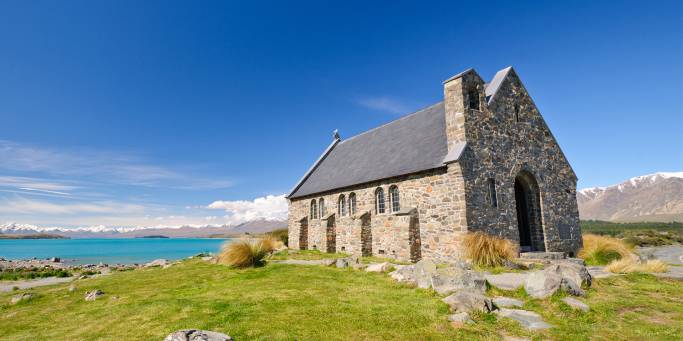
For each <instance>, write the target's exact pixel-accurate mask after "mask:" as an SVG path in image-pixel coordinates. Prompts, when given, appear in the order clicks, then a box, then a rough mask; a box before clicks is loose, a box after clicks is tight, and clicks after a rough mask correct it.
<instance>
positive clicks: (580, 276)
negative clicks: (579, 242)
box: [543, 260, 592, 287]
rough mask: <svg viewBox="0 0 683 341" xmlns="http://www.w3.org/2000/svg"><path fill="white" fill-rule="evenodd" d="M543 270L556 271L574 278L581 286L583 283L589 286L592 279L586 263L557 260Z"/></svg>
mask: <svg viewBox="0 0 683 341" xmlns="http://www.w3.org/2000/svg"><path fill="white" fill-rule="evenodd" d="M543 271H546V272H554V273H556V274H558V275H560V276H561V277H562V278H567V279H569V280H572V281H573V282H574V283H576V284H578V285H579V287H580V286H582V285H585V286H587V287H589V286H590V285H591V281H592V278H591V275H590V273H589V272H588V269H586V267H585V266H584V265H581V264H577V263H575V262H572V261H566V260H562V261H555V262H553V263H552V264H550V265H549V266H547V267H546V268H545V269H543Z"/></svg>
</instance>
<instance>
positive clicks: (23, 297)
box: [9, 292, 33, 304]
mask: <svg viewBox="0 0 683 341" xmlns="http://www.w3.org/2000/svg"><path fill="white" fill-rule="evenodd" d="M32 298H33V294H31V293H28V292H26V293H23V294H19V295H14V296H12V299H11V300H10V302H9V303H10V304H17V303H19V302H22V301H28V300H30V299H32Z"/></svg>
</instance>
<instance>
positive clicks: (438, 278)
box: [431, 267, 486, 295]
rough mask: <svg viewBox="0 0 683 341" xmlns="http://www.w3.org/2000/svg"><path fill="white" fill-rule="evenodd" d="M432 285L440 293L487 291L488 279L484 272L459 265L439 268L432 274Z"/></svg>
mask: <svg viewBox="0 0 683 341" xmlns="http://www.w3.org/2000/svg"><path fill="white" fill-rule="evenodd" d="M431 287H432V289H434V291H436V292H437V293H439V294H440V295H448V294H451V293H453V292H456V291H458V290H463V289H466V290H473V291H476V292H481V293H483V292H484V291H486V280H485V279H484V276H482V274H480V273H478V272H476V271H471V270H467V269H462V268H458V267H449V268H443V269H437V271H436V274H434V275H432V276H431Z"/></svg>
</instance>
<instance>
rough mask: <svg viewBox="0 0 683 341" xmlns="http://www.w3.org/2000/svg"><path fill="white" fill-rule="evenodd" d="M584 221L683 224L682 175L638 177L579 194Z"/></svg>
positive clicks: (681, 173) (663, 174)
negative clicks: (671, 222) (677, 222)
mask: <svg viewBox="0 0 683 341" xmlns="http://www.w3.org/2000/svg"><path fill="white" fill-rule="evenodd" d="M576 200H577V202H578V204H579V215H580V217H581V219H583V220H589V219H594V220H606V221H619V222H641V221H651V222H670V221H679V222H680V221H683V172H676V173H655V174H649V175H643V176H638V177H635V178H631V179H629V180H626V181H624V182H622V183H620V184H618V185H613V186H608V187H593V188H586V189H582V190H580V191H579V192H577V194H576Z"/></svg>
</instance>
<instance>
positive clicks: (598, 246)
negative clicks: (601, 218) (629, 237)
mask: <svg viewBox="0 0 683 341" xmlns="http://www.w3.org/2000/svg"><path fill="white" fill-rule="evenodd" d="M631 256H633V252H632V251H631V248H630V247H629V246H628V245H627V244H626V243H624V242H623V241H622V240H620V239H617V238H613V237H607V236H598V235H595V234H590V233H588V234H584V235H583V248H582V249H581V250H580V251H579V258H583V259H584V260H585V261H586V264H588V265H605V264H608V263H609V262H611V261H614V260H619V259H622V258H630V257H631Z"/></svg>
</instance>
